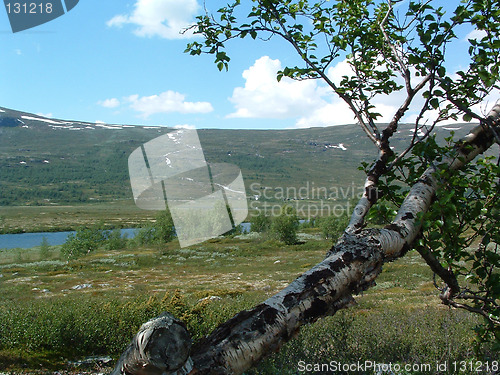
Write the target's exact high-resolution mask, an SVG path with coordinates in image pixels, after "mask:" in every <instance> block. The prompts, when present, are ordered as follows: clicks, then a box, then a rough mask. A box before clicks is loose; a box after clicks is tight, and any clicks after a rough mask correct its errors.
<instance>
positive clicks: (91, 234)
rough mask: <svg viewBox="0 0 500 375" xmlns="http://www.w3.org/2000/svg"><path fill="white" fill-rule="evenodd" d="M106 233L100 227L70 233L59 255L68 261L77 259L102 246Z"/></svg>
mask: <svg viewBox="0 0 500 375" xmlns="http://www.w3.org/2000/svg"><path fill="white" fill-rule="evenodd" d="M106 239H107V233H106V231H104V230H103V229H102V227H101V226H94V227H92V228H83V227H82V228H79V229H77V231H76V233H71V234H70V235H69V236H68V238H67V240H66V242H65V243H64V244H63V245H62V247H61V255H62V256H63V257H65V258H68V259H74V258H79V257H81V256H84V255H87V254H88V253H91V252H92V251H95V250H97V249H98V248H99V247H100V246H102V245H104V244H105V242H106Z"/></svg>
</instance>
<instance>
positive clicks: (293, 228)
mask: <svg viewBox="0 0 500 375" xmlns="http://www.w3.org/2000/svg"><path fill="white" fill-rule="evenodd" d="M298 229H299V218H298V217H297V214H296V212H295V209H294V208H293V207H292V206H287V205H285V206H283V207H282V208H281V212H280V215H278V216H274V217H273V218H272V219H271V226H270V228H269V234H270V235H271V237H273V238H275V239H277V240H278V241H281V242H284V243H285V244H287V245H294V244H296V243H297V231H298Z"/></svg>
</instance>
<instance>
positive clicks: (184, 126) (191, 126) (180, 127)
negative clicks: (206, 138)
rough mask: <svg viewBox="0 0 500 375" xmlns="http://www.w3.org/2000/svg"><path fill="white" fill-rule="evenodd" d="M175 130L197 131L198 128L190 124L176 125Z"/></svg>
mask: <svg viewBox="0 0 500 375" xmlns="http://www.w3.org/2000/svg"><path fill="white" fill-rule="evenodd" d="M174 129H196V126H194V125H190V124H182V125H175V126H174Z"/></svg>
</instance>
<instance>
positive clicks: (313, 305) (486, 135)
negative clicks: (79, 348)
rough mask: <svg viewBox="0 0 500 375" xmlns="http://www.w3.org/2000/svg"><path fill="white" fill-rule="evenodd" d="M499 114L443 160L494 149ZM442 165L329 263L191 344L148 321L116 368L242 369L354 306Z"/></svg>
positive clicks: (499, 110) (352, 235) (179, 329)
mask: <svg viewBox="0 0 500 375" xmlns="http://www.w3.org/2000/svg"><path fill="white" fill-rule="evenodd" d="M499 118H500V104H497V105H496V106H495V107H494V108H493V109H492V111H491V112H490V114H489V115H488V118H487V120H488V123H489V125H490V126H486V124H483V125H480V126H478V127H476V128H474V129H473V130H472V131H471V132H470V133H469V135H467V136H466V137H465V138H464V139H463V140H461V141H460V142H458V143H457V146H456V150H457V157H455V158H453V159H449V160H446V161H444V162H443V163H442V164H441V167H440V168H450V169H452V170H455V169H458V168H460V167H461V166H463V165H464V164H465V163H468V162H469V161H471V160H473V159H474V158H475V157H476V156H477V155H479V154H481V153H483V152H484V151H486V150H487V149H488V148H489V147H490V146H491V145H492V144H493V143H494V140H495V132H498V131H499V124H498V123H499ZM437 168H438V167H436V166H433V167H429V169H428V170H427V171H426V172H425V173H424V174H423V175H422V176H421V178H420V180H419V182H417V183H416V184H415V185H414V186H413V187H412V188H411V190H410V192H409V193H408V195H407V197H406V199H405V201H404V202H403V204H402V205H401V207H400V209H399V212H398V214H397V216H396V218H395V219H394V221H393V222H392V223H391V224H390V225H388V226H386V227H385V228H383V229H357V230H349V231H346V232H345V233H344V235H343V236H342V237H341V238H340V240H339V241H338V242H337V244H336V245H335V246H333V247H332V248H331V249H330V251H329V252H328V253H327V255H326V258H325V259H324V260H323V261H322V262H321V263H319V264H317V265H316V266H315V267H313V268H312V269H310V270H309V271H307V272H305V273H304V274H302V275H301V276H300V277H298V278H297V279H296V280H295V281H293V282H292V283H291V284H290V285H289V286H288V287H287V288H285V289H284V290H282V291H280V292H279V293H278V294H276V295H274V296H272V297H271V298H269V299H268V300H266V301H264V302H263V303H261V304H260V305H258V306H256V307H254V308H253V309H251V310H244V311H241V312H240V313H238V314H237V315H236V316H234V317H233V318H231V319H230V320H228V321H227V322H225V323H223V324H221V325H220V326H219V327H218V328H216V329H215V330H214V331H213V332H212V333H211V334H210V335H209V336H207V337H206V338H204V339H202V340H201V341H200V342H198V343H196V344H195V345H194V346H193V348H191V350H190V349H189V348H190V346H191V341H190V339H189V334H188V332H187V331H186V329H185V327H184V326H183V325H182V323H180V322H179V321H177V320H175V319H174V318H172V317H171V316H169V315H164V316H162V317H160V318H156V319H154V320H152V321H150V322H148V323H146V324H145V325H143V326H142V327H141V330H140V332H139V333H138V334H137V336H136V337H135V338H134V340H133V342H132V344H130V346H129V347H128V348H127V350H126V352H125V353H124V354H123V355H122V357H121V358H120V360H119V362H118V364H117V365H116V367H115V370H114V371H113V373H112V374H113V375H118V374H132V375H160V374H178V375H181V374H192V375H194V374H241V373H242V372H244V371H245V370H247V369H249V368H250V367H252V366H254V365H255V364H256V363H257V362H259V361H260V360H261V359H262V358H263V357H265V356H267V355H269V354H271V353H272V352H276V351H278V350H279V349H280V347H281V346H282V345H283V344H284V343H285V342H286V341H288V340H290V339H291V338H292V337H294V336H295V335H296V334H297V332H298V331H299V328H300V327H301V326H302V325H304V324H307V323H312V322H314V321H316V320H317V319H318V318H320V317H323V316H327V315H333V314H334V313H335V312H336V311H338V310H339V309H342V308H345V307H348V306H349V305H350V304H352V303H354V299H353V295H354V294H357V293H359V292H361V291H363V290H366V289H367V288H368V287H370V286H372V285H374V284H375V278H376V277H377V276H378V275H379V273H380V272H381V271H382V265H383V264H384V263H385V262H388V261H392V260H394V259H396V258H399V257H401V256H403V255H404V254H405V253H406V252H407V251H408V250H410V249H411V246H412V243H413V241H414V240H415V238H416V237H417V236H418V234H419V232H420V224H419V223H418V222H417V214H419V213H424V212H426V211H427V210H428V209H429V206H430V204H431V202H432V199H433V197H434V195H435V193H436V189H437V188H438V186H439V184H438V181H437V180H436V178H435V173H436V172H437V171H438V169H437ZM367 204H369V202H368V203H367ZM172 327H174V328H172ZM189 350H190V355H188V354H187V353H188V352H189ZM179 353H182V355H181V354H179Z"/></svg>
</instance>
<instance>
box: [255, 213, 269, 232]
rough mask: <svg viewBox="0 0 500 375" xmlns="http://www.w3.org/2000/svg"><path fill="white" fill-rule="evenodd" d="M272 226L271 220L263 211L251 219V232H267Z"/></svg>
mask: <svg viewBox="0 0 500 375" xmlns="http://www.w3.org/2000/svg"><path fill="white" fill-rule="evenodd" d="M270 226H271V218H270V217H269V216H266V215H265V214H264V212H263V211H260V212H259V214H258V215H255V216H251V218H250V232H258V233H262V232H267V231H268V230H269V228H270Z"/></svg>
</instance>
